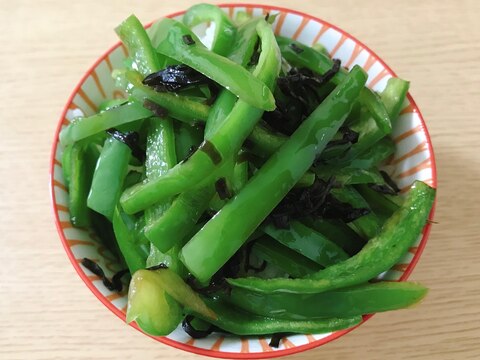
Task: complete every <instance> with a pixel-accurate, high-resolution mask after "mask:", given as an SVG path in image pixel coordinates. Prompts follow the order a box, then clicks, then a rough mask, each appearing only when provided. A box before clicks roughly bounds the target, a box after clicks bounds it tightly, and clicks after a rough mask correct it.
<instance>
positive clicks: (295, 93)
mask: <svg viewBox="0 0 480 360" xmlns="http://www.w3.org/2000/svg"><path fill="white" fill-rule="evenodd" d="M339 70H340V61H339V60H334V61H333V66H332V68H331V69H329V70H328V71H327V72H325V74H323V75H319V74H315V73H314V72H313V71H311V70H309V69H307V68H296V67H292V68H291V69H290V71H289V72H288V74H287V75H285V76H281V77H279V78H278V81H277V85H278V87H277V91H276V92H275V100H276V104H277V108H276V109H275V110H274V111H270V112H266V113H265V114H264V116H263V119H264V120H265V121H266V122H267V124H269V125H270V127H272V128H273V129H274V130H276V131H279V132H281V133H283V134H285V135H291V134H292V133H293V132H294V131H295V130H296V129H297V128H298V126H299V125H300V124H301V123H302V122H303V121H304V120H305V119H306V118H307V117H308V116H309V115H310V114H311V113H312V111H313V110H315V108H316V107H317V106H318V105H319V104H320V103H321V102H322V101H323V100H324V99H325V98H326V97H327V96H328V95H329V94H330V92H331V91H332V90H333V89H334V85H333V84H331V83H330V82H329V81H330V80H331V79H332V78H333V77H334V76H335V74H336V73H337V72H338V71H339Z"/></svg>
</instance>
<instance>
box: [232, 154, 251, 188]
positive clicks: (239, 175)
mask: <svg viewBox="0 0 480 360" xmlns="http://www.w3.org/2000/svg"><path fill="white" fill-rule="evenodd" d="M240 155H241V154H240ZM247 181H248V161H242V162H238V160H237V162H236V163H235V166H234V167H233V174H232V179H231V181H230V182H231V184H232V190H233V193H234V194H238V193H239V192H240V190H242V189H243V187H244V186H245V184H246V183H247Z"/></svg>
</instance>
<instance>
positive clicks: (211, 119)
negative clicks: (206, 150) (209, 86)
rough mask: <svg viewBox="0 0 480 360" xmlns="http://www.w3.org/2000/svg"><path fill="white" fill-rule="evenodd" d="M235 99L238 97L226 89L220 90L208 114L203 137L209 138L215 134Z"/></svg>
mask: <svg viewBox="0 0 480 360" xmlns="http://www.w3.org/2000/svg"><path fill="white" fill-rule="evenodd" d="M237 99H238V98H237V97H236V96H235V95H234V94H232V93H231V92H230V91H228V90H226V89H223V90H221V91H220V94H219V95H218V97H217V99H216V100H215V103H214V104H213V106H212V108H211V109H210V113H209V114H208V118H207V122H206V124H205V133H204V134H205V138H210V137H212V136H213V135H214V134H215V132H216V131H217V130H218V128H219V127H220V126H221V124H222V123H223V122H224V121H225V119H226V118H227V117H228V115H229V114H230V112H231V111H232V109H233V107H234V105H235V103H236V102H237Z"/></svg>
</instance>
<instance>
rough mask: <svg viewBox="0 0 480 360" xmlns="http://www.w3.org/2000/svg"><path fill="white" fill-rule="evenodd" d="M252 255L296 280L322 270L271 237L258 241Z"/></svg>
mask: <svg viewBox="0 0 480 360" xmlns="http://www.w3.org/2000/svg"><path fill="white" fill-rule="evenodd" d="M252 254H255V256H257V257H258V258H260V259H262V260H265V261H266V262H267V263H268V264H273V265H275V266H277V267H279V268H280V269H282V270H284V271H285V272H286V273H288V274H289V275H290V276H292V277H294V278H299V277H304V276H306V275H308V274H312V273H314V272H317V271H318V270H320V266H319V265H318V264H317V263H315V262H313V261H312V260H310V259H308V258H306V257H305V256H302V255H300V254H299V253H298V252H296V251H293V250H290V249H289V248H288V247H286V246H284V245H282V244H280V243H279V242H278V241H276V240H274V239H272V238H271V237H269V236H264V237H262V238H261V239H259V240H257V241H256V242H255V244H254V245H253V247H252Z"/></svg>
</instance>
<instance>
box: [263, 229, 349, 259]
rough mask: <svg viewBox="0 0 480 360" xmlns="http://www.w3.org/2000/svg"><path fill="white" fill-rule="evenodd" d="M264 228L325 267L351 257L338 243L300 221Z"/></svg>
mask: <svg viewBox="0 0 480 360" xmlns="http://www.w3.org/2000/svg"><path fill="white" fill-rule="evenodd" d="M262 230H263V231H265V233H266V234H268V235H270V236H271V237H272V238H274V239H275V240H276V241H278V242H279V243H281V244H283V245H285V246H287V247H288V248H290V249H292V250H294V251H296V252H298V253H299V254H301V255H303V256H305V257H306V258H309V259H310V260H312V261H314V262H316V263H317V264H319V265H322V266H323V267H328V266H330V265H333V264H336V263H338V262H340V261H343V260H346V259H348V257H349V256H348V254H347V253H346V252H344V251H343V249H342V248H341V247H339V246H338V245H337V244H335V243H334V242H332V241H330V240H329V239H327V238H326V237H325V236H323V235H322V234H320V233H318V232H316V231H315V230H313V229H310V228H308V227H307V226H305V225H303V224H301V223H300V222H298V221H291V222H290V228H289V229H278V228H276V227H275V226H274V225H273V224H268V225H266V226H263V227H262Z"/></svg>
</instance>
